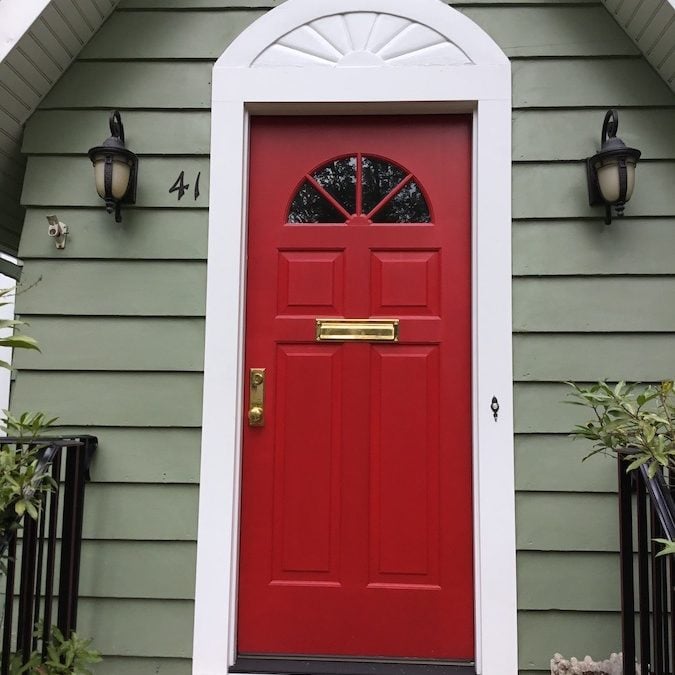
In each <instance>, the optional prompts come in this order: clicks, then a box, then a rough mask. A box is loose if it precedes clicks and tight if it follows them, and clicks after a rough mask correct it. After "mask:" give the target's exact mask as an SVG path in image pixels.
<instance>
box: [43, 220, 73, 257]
mask: <svg viewBox="0 0 675 675" xmlns="http://www.w3.org/2000/svg"><path fill="white" fill-rule="evenodd" d="M47 222H48V223H49V227H48V228H47V234H48V235H49V236H50V237H53V238H54V244H55V245H56V248H58V249H64V248H65V247H66V238H67V237H68V226H67V225H66V224H64V223H62V222H61V221H60V220H59V217H58V216H47Z"/></svg>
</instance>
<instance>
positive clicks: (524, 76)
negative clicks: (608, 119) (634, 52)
mask: <svg viewBox="0 0 675 675" xmlns="http://www.w3.org/2000/svg"><path fill="white" fill-rule="evenodd" d="M512 65H513V67H512V72H513V106H514V108H541V107H545V108H548V107H555V108H563V107H571V106H580V107H587V106H604V107H606V106H617V105H620V106H647V105H672V104H673V93H672V92H671V91H670V89H668V87H667V86H666V84H665V82H663V80H661V79H660V78H659V76H658V75H657V74H656V73H655V72H654V71H653V70H652V68H651V67H650V65H649V64H648V63H647V62H646V61H645V60H644V59H640V58H626V59H602V58H599V59H590V60H587V59H546V60H543V61H539V60H534V59H524V60H522V61H514V62H513V64H512ZM600 126H602V125H598V128H600Z"/></svg>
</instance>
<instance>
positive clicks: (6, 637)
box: [0, 537, 16, 675]
mask: <svg viewBox="0 0 675 675" xmlns="http://www.w3.org/2000/svg"><path fill="white" fill-rule="evenodd" d="M15 580H16V537H12V538H11V539H10V540H9V544H8V546H7V582H6V584H5V611H4V615H3V625H2V658H1V659H0V674H1V675H9V662H10V657H11V652H12V623H13V621H14V583H15Z"/></svg>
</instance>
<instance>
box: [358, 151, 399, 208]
mask: <svg viewBox="0 0 675 675" xmlns="http://www.w3.org/2000/svg"><path fill="white" fill-rule="evenodd" d="M405 177H406V173H405V171H403V169H399V168H398V167H397V166H394V165H393V164H390V163H389V162H385V161H384V160H381V159H375V158H373V157H364V158H363V213H370V211H372V210H373V209H374V208H375V207H376V206H377V205H378V204H379V203H380V202H381V201H382V200H383V199H384V198H385V197H386V196H387V195H388V194H389V193H390V192H391V191H392V190H393V189H394V188H395V187H396V186H397V185H398V184H399V183H400V182H401V181H402V180H403V179H404V178H405Z"/></svg>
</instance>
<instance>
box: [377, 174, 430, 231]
mask: <svg viewBox="0 0 675 675" xmlns="http://www.w3.org/2000/svg"><path fill="white" fill-rule="evenodd" d="M372 221H373V222H374V223H428V222H430V221H431V216H430V215H429V207H428V206H427V202H426V200H425V199H424V195H423V194H422V190H420V188H419V186H418V185H417V183H415V181H413V180H411V181H410V182H409V183H406V184H405V185H404V186H403V188H402V189H401V191H400V192H398V193H397V194H396V195H394V196H393V197H392V198H391V199H390V200H389V201H388V202H387V203H386V204H385V205H384V206H383V207H382V208H381V209H380V210H379V211H378V212H377V213H376V214H375V215H374V216H373V217H372Z"/></svg>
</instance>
